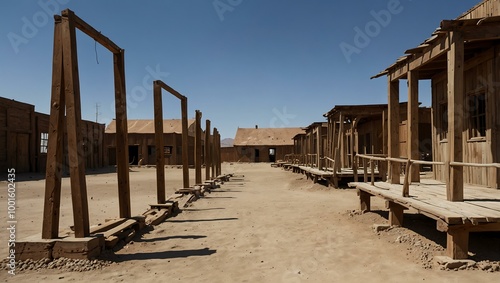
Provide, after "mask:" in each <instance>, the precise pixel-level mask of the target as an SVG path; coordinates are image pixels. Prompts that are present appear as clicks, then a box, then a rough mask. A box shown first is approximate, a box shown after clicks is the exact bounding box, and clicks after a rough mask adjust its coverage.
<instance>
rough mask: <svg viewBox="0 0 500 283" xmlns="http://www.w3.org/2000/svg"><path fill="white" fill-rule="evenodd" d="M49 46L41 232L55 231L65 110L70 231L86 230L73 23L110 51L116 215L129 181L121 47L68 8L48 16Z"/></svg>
mask: <svg viewBox="0 0 500 283" xmlns="http://www.w3.org/2000/svg"><path fill="white" fill-rule="evenodd" d="M54 20H55V25H54V50H53V56H54V57H53V64H52V95H51V105H50V125H49V140H48V146H47V169H46V178H45V200H44V212H43V224H42V238H43V239H55V238H58V236H59V210H60V203H61V177H62V175H61V171H62V164H63V152H62V148H63V146H62V145H63V140H64V115H65V113H66V115H67V125H66V127H67V134H68V155H69V171H70V179H71V197H72V204H73V220H74V227H75V228H74V229H75V237H77V238H83V237H87V236H89V234H90V227H89V210H88V200H87V184H86V180H85V159H84V149H83V139H82V136H81V133H80V124H81V99H80V82H79V76H78V57H77V45H76V29H77V28H78V29H79V30H81V31H82V32H83V33H85V34H87V35H88V36H90V37H91V38H93V39H94V40H95V41H97V42H99V43H100V44H101V45H102V46H104V47H105V48H107V49H108V50H109V51H111V52H112V53H113V66H114V68H113V69H114V84H115V111H116V135H117V145H116V158H117V173H118V174H117V175H118V197H119V211H120V217H121V218H129V217H130V216H131V209H130V183H129V173H128V172H129V166H128V149H127V144H128V141H127V107H126V92H125V62H124V61H125V57H124V53H125V52H124V50H123V49H121V48H120V47H118V46H117V45H116V44H115V43H113V42H112V41H111V40H109V39H108V38H107V37H105V36H103V35H102V34H101V33H100V32H98V31H97V30H95V29H94V28H93V27H92V26H90V25H89V24H87V23H86V22H85V21H83V20H82V19H80V18H79V17H78V16H76V15H75V13H74V12H73V11H71V10H64V11H62V12H61V16H59V15H56V16H54Z"/></svg>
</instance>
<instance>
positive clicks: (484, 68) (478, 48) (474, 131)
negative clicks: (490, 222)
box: [375, 1, 500, 189]
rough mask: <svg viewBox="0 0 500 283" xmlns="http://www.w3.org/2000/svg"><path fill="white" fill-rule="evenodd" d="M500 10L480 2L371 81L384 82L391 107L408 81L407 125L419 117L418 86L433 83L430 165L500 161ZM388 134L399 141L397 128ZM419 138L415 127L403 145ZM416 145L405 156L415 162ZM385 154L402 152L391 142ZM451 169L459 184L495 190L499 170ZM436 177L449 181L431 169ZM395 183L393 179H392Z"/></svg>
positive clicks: (440, 171)
mask: <svg viewBox="0 0 500 283" xmlns="http://www.w3.org/2000/svg"><path fill="white" fill-rule="evenodd" d="M499 8H500V2H499V1H483V2H482V3H480V4H479V5H477V6H476V7H474V8H473V9H471V10H470V11H469V12H467V13H465V14H464V15H462V16H460V17H458V18H457V19H456V20H445V21H442V22H441V25H440V28H439V29H438V30H436V31H435V32H434V33H433V34H432V37H430V38H428V39H427V40H425V41H424V42H423V43H422V44H421V45H419V46H417V47H415V48H412V49H409V50H407V51H406V52H405V53H406V55H404V56H403V57H401V58H400V59H398V61H397V62H396V63H394V64H393V65H391V66H390V67H388V68H387V69H386V70H384V71H383V72H381V73H379V74H378V75H376V76H375V77H380V76H384V75H386V76H387V77H388V81H389V104H390V105H395V104H396V103H398V101H399V81H400V80H407V81H408V84H409V89H408V101H409V103H410V106H409V108H410V111H409V112H408V120H409V121H413V120H414V119H415V117H418V114H417V113H416V110H415V109H416V105H415V102H416V101H418V96H419V91H418V81H419V80H431V82H432V109H433V114H432V148H433V159H434V161H437V162H455V161H456V162H465V163H482V164H488V163H496V162H499V161H500V150H499V149H500V138H499V133H498V129H499V125H500V115H497V112H498V111H497V109H499V106H500V99H499V95H500V88H499V87H498V83H497V82H498V81H500V72H499V70H498V68H499V66H498V64H499V62H500V34H498V33H497V32H496V28H498V26H499V25H500V20H499V19H498V18H496V17H492V16H498V15H500V14H499ZM486 17H488V18H487V20H485V19H484V18H486ZM389 111H390V110H389ZM396 114H397V111H393V112H392V114H391V115H390V117H389V120H394V119H393V117H394V116H395V115H396ZM389 123H390V122H389ZM394 127H395V126H394ZM410 128H411V125H410ZM390 132H392V133H393V134H391V136H390V140H397V139H399V136H398V135H399V133H397V132H395V128H392V129H391V130H390ZM418 136H419V132H418V130H416V128H415V130H414V131H408V133H407V140H415V138H416V137H418ZM389 142H391V141H389ZM416 146H417V145H415V144H413V145H412V144H410V143H409V144H408V150H407V151H408V153H409V155H412V156H411V158H412V159H415V158H416V157H417V156H416V154H415V153H413V154H410V152H411V151H412V148H415V147H416ZM389 152H390V156H392V157H394V156H395V153H396V152H400V148H398V144H397V143H393V144H392V146H391V147H390V148H389ZM455 169H456V170H455ZM455 169H454V170H452V175H453V176H457V179H456V180H459V183H468V184H475V185H481V186H487V187H492V188H496V189H498V188H499V181H500V175H499V174H498V169H497V168H494V167H475V166H469V167H465V168H455ZM434 174H435V175H434V177H435V178H436V179H437V180H440V181H443V182H444V181H447V180H448V178H449V177H451V176H448V175H447V173H446V168H445V167H443V166H439V165H435V166H434ZM458 175H459V176H460V177H458ZM397 178H398V176H394V179H395V180H396V179H397ZM414 180H417V178H415V179H414ZM459 186H461V185H459Z"/></svg>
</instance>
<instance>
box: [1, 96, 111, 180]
mask: <svg viewBox="0 0 500 283" xmlns="http://www.w3.org/2000/svg"><path fill="white" fill-rule="evenodd" d="M49 119H50V116H49V115H47V114H43V113H38V112H35V106H34V105H31V104H27V103H23V102H19V101H15V100H12V99H7V98H3V97H0V171H2V172H7V169H8V168H14V169H15V170H16V173H23V172H42V173H43V172H45V167H46V163H47V144H48V140H49V138H50V133H49ZM80 126H81V128H80V130H81V134H82V138H83V141H84V144H83V149H84V151H83V154H84V159H85V167H86V168H100V167H103V166H104V165H105V163H104V151H103V147H104V143H103V141H104V124H98V123H94V122H91V121H84V120H82V124H81V125H80ZM64 132H65V135H64V143H63V154H64V155H63V165H64V167H63V170H65V171H66V172H67V166H68V146H67V135H66V129H64Z"/></svg>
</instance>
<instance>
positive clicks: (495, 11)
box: [459, 0, 500, 19]
mask: <svg viewBox="0 0 500 283" xmlns="http://www.w3.org/2000/svg"><path fill="white" fill-rule="evenodd" d="M495 15H500V0H485V1H483V2H481V3H479V4H478V5H476V6H474V7H473V8H472V9H470V10H469V11H467V12H466V13H465V14H463V15H462V16H460V17H459V19H475V18H484V17H491V16H495Z"/></svg>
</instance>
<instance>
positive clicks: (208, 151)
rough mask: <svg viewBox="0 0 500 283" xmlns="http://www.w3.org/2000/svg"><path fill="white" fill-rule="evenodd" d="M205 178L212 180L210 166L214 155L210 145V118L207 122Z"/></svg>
mask: <svg viewBox="0 0 500 283" xmlns="http://www.w3.org/2000/svg"><path fill="white" fill-rule="evenodd" d="M205 123H206V124H205V180H207V181H208V180H210V179H211V178H210V168H211V166H212V155H211V146H210V120H208V119H207V121H206V122H205Z"/></svg>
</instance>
